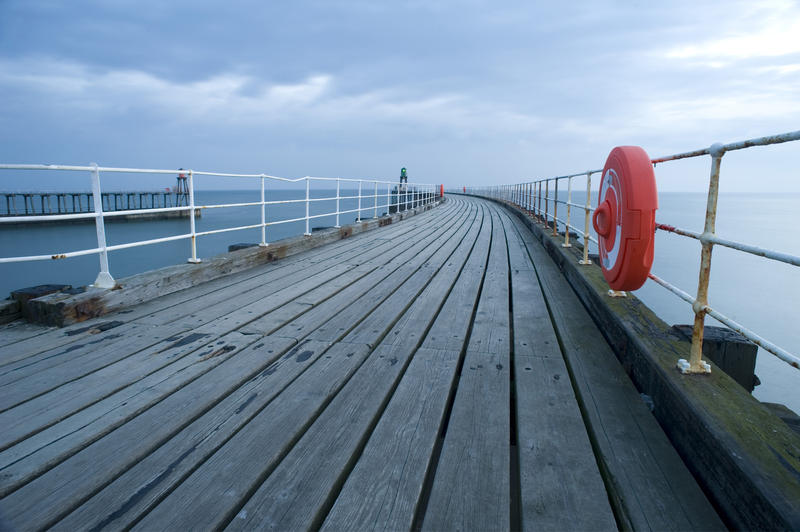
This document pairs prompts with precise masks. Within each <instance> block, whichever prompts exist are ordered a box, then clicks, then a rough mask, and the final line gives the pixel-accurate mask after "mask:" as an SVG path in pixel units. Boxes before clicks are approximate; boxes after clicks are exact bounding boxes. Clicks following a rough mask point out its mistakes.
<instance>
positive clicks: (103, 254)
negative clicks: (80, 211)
mask: <svg viewBox="0 0 800 532" xmlns="http://www.w3.org/2000/svg"><path fill="white" fill-rule="evenodd" d="M91 166H92V172H91V175H92V196H93V199H94V225H95V229H96V230H97V247H98V248H99V249H100V272H99V273H98V274H97V278H96V279H95V280H94V285H93V286H96V287H98V288H114V286H115V285H116V282H115V281H114V278H113V277H111V272H110V271H109V270H108V250H107V249H106V225H105V220H104V219H103V198H102V196H101V195H100V194H101V192H100V171H99V170H98V169H97V163H92V164H91ZM26 208H27V205H26Z"/></svg>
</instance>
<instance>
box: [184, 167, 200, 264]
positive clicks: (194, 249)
mask: <svg viewBox="0 0 800 532" xmlns="http://www.w3.org/2000/svg"><path fill="white" fill-rule="evenodd" d="M186 181H188V184H189V230H190V232H191V234H192V256H191V257H189V261H188V262H191V263H192V264H199V263H201V262H203V261H202V260H200V259H198V258H197V231H196V229H195V220H194V171H193V170H189V172H188V173H187V179H186Z"/></svg>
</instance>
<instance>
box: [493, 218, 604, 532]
mask: <svg viewBox="0 0 800 532" xmlns="http://www.w3.org/2000/svg"><path fill="white" fill-rule="evenodd" d="M500 218H501V220H502V223H503V226H504V228H505V233H506V240H507V242H508V251H509V263H510V268H511V294H512V305H513V312H512V320H513V329H514V360H513V365H514V373H515V378H514V393H515V396H516V433H517V452H518V456H519V478H520V480H519V482H520V495H519V498H520V510H521V516H520V521H521V525H522V528H523V529H524V530H537V529H544V530H589V529H591V530H615V529H616V528H617V525H616V522H615V520H614V515H613V512H612V510H611V507H610V505H609V503H608V495H607V494H606V490H605V487H604V485H603V479H602V477H601V475H600V471H599V469H598V467H597V462H596V460H595V457H594V453H593V452H592V447H591V443H590V441H589V436H588V434H587V432H586V428H585V426H584V423H583V419H582V418H581V413H580V408H579V406H578V401H577V399H576V398H575V393H574V392H573V390H572V386H571V383H570V380H569V373H568V371H567V367H566V365H565V363H564V360H563V357H562V354H561V349H560V348H559V344H558V338H557V337H556V333H555V331H554V329H553V324H552V323H551V321H550V318H549V315H548V311H547V305H546V304H545V300H544V296H543V295H542V291H541V288H540V286H539V281H538V279H537V277H536V272H535V271H534V269H533V264H532V263H531V260H530V257H529V256H528V253H527V249H526V248H525V245H524V243H523V242H522V240H521V238H520V237H519V234H518V231H520V232H522V231H524V229H519V228H517V227H516V226H515V225H514V223H513V221H512V220H511V219H510V218H509V217H508V216H507V215H506V214H505V213H502V212H501V214H500Z"/></svg>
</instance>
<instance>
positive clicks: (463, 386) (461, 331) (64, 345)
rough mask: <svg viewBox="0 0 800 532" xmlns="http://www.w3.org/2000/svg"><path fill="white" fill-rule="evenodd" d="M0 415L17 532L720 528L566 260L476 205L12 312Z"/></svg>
mask: <svg viewBox="0 0 800 532" xmlns="http://www.w3.org/2000/svg"><path fill="white" fill-rule="evenodd" d="M0 427H2V430H0V497H2V498H0V528H2V526H7V527H10V528H18V529H22V530H33V529H41V528H54V529H58V530H100V529H111V530H114V529H121V528H125V529H128V528H133V529H137V530H154V529H164V530H185V529H200V530H205V529H212V528H228V529H253V528H258V529H262V528H268V529H277V530H305V529H318V528H322V529H324V530H362V529H383V530H410V529H424V530H456V529H457V530H510V529H547V530H587V529H592V530H601V529H603V530H612V529H618V528H634V529H655V530H668V529H669V530H689V529H703V530H708V529H721V528H723V525H722V523H721V521H720V520H719V518H718V517H717V514H716V513H715V512H714V510H713V509H712V508H711V506H710V505H709V503H708V502H707V500H706V498H705V496H704V495H703V493H702V491H701V490H700V489H699V488H698V486H697V484H696V483H695V481H694V479H693V478H692V476H691V475H690V474H689V472H688V471H687V469H686V468H685V466H684V465H683V463H682V462H681V460H680V458H679V457H678V455H677V453H676V452H675V450H674V449H673V448H672V447H671V445H670V444H669V441H668V440H667V438H666V436H665V435H664V433H663V432H662V431H661V429H660V428H659V426H658V424H657V423H656V421H655V419H654V418H653V417H652V415H651V414H650V412H649V410H648V408H647V405H646V404H645V402H644V401H642V400H641V398H640V395H639V393H638V392H637V391H636V389H635V388H634V387H633V385H632V384H631V382H630V381H629V380H628V378H627V376H626V375H625V373H624V371H623V370H622V368H621V367H620V366H619V364H618V363H617V361H616V358H615V356H614V354H613V353H612V352H611V349H610V348H609V346H608V345H607V343H606V341H605V340H604V338H603V336H602V334H601V333H600V331H598V330H597V328H596V327H595V325H594V323H593V322H592V320H591V318H590V317H589V315H588V314H587V313H586V311H585V310H584V309H583V307H582V306H581V304H580V302H579V301H578V299H577V298H576V297H575V295H574V293H573V292H572V290H571V289H570V287H569V285H568V284H567V283H566V281H565V280H564V278H563V276H562V275H561V273H560V272H559V270H558V268H557V267H556V265H555V264H554V263H553V262H552V261H551V259H550V258H549V257H548V256H547V255H546V254H545V252H544V250H543V249H542V248H541V246H540V244H538V243H537V242H536V241H535V240H534V238H533V237H532V235H531V234H530V232H529V230H528V229H527V228H526V227H524V226H523V225H522V224H521V223H520V222H519V221H518V220H517V219H516V218H514V217H513V216H510V215H509V214H508V213H507V212H506V211H505V210H504V209H502V208H501V207H499V206H498V205H496V204H494V203H491V202H487V201H483V200H479V199H474V198H461V197H455V196H452V197H450V198H449V199H448V201H447V202H446V203H445V204H443V205H442V206H439V207H437V208H435V209H433V210H431V211H428V212H425V213H422V214H420V215H419V216H414V217H412V218H410V219H408V220H405V221H403V222H401V223H398V224H393V225H389V226H387V227H384V228H381V229H378V230H374V231H370V232H368V233H363V234H359V235H356V236H354V237H352V238H349V239H347V240H344V241H341V242H338V243H336V244H331V245H326V246H323V247H321V248H318V249H316V250H312V251H309V252H304V253H301V254H299V255H296V256H294V257H291V258H288V259H284V260H280V261H277V262H274V263H270V264H268V265H265V266H261V267H257V268H254V269H251V270H248V271H246V272H241V273H238V274H234V275H231V276H228V277H225V278H221V279H217V280H215V281H211V282H208V283H205V284H203V285H200V286H197V287H194V288H191V289H188V290H184V291H181V292H177V293H174V294H170V295H167V296H164V297H161V298H160V299H157V300H154V301H151V302H149V303H145V304H141V305H139V306H136V307H133V308H131V309H128V310H125V311H123V312H119V313H117V314H115V315H111V316H106V317H104V318H101V319H95V320H91V321H88V322H84V323H80V324H77V325H72V326H69V327H66V328H64V329H47V328H42V327H38V326H32V325H24V324H20V323H19V322H15V323H14V324H10V325H7V326H4V327H3V328H0Z"/></svg>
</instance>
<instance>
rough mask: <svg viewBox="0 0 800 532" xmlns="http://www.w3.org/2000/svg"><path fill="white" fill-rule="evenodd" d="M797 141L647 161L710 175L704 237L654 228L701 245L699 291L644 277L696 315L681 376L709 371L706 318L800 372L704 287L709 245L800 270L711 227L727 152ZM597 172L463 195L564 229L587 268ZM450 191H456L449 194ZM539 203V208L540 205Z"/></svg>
mask: <svg viewBox="0 0 800 532" xmlns="http://www.w3.org/2000/svg"><path fill="white" fill-rule="evenodd" d="M798 140H800V130H798V131H790V132H787V133H780V134H777V135H768V136H764V137H758V138H753V139H747V140H742V141H736V142H731V143H728V144H720V143H715V144H712V145H711V146H709V147H707V148H701V149H697V150H692V151H688V152H683V153H677V154H673V155H666V156H663V157H656V158H654V159H651V160H650V162H651V163H652V164H653V166H654V167H655V166H656V165H658V164H660V163H665V162H669V161H676V160H680V159H688V158H693V157H703V156H709V157H711V171H710V177H709V185H708V199H707V204H706V214H705V226H704V230H703V233H696V232H692V231H688V230H686V229H680V228H677V227H674V226H672V225H668V224H662V223H656V229H657V230H661V231H666V232H669V233H672V234H675V235H679V236H683V237H688V238H693V239H695V240H698V241H700V243H701V246H702V248H701V259H700V275H699V279H698V286H697V292H696V297H692V296H691V295H689V293H687V292H686V291H684V290H682V289H680V288H678V287H677V286H674V285H672V284H670V283H669V282H668V281H665V280H664V279H661V278H660V277H658V276H657V275H655V274H653V273H652V272H651V273H650V274H649V276H648V277H649V279H650V280H652V281H653V282H655V283H656V284H658V285H660V286H662V287H664V288H666V289H667V290H668V291H669V292H670V293H672V294H673V295H675V296H677V297H678V298H680V299H682V300H683V301H686V302H687V303H689V304H690V305H691V306H692V310H693V312H694V313H695V320H694V326H693V330H692V344H691V351H690V357H689V360H688V361H686V360H684V359H680V360H679V361H678V363H677V366H678V368H679V369H680V370H681V371H682V372H683V373H707V372H709V371H710V366H709V365H708V364H707V363H705V362H703V359H702V348H703V330H704V327H705V316H706V314H707V315H709V316H711V317H712V318H714V319H715V320H717V321H718V322H720V323H722V324H723V325H725V326H726V327H728V328H730V329H732V330H734V331H736V332H738V333H740V334H742V335H743V336H744V337H745V338H747V339H748V340H749V341H751V342H753V343H754V344H755V345H757V346H759V347H761V348H762V349H764V350H765V351H767V352H769V353H771V354H773V355H775V356H776V357H778V358H779V359H781V360H783V361H784V362H786V363H787V364H789V365H790V366H792V367H794V368H795V369H800V357H798V356H797V355H795V354H793V353H790V352H789V351H787V350H786V349H784V348H782V347H780V346H777V345H775V344H774V343H772V342H770V341H769V340H767V339H766V338H763V337H762V336H760V335H758V334H757V333H755V332H753V331H751V330H750V329H748V328H747V327H745V326H744V325H742V324H740V323H738V322H737V321H735V320H733V319H731V318H730V317H729V316H726V315H725V314H723V313H721V312H719V311H717V310H715V309H713V308H711V307H710V306H709V304H708V283H709V276H710V271H711V256H712V253H711V251H712V249H713V246H714V245H719V246H724V247H727V248H730V249H734V250H736V251H740V252H743V253H748V254H751V255H756V256H759V257H764V258H766V259H769V260H773V261H778V262H783V263H785V264H789V265H792V266H800V256H797V255H792V254H789V253H785V252H781V251H775V250H770V249H766V248H762V247H758V246H755V245H751V244H746V243H742V242H737V241H734V240H729V239H724V238H720V237H718V236H717V235H716V233H715V223H716V216H717V200H718V197H719V178H720V161H721V159H722V157H723V156H724V155H725V154H726V153H727V152H730V151H735V150H742V149H746V148H751V147H755V146H768V145H772V144H782V143H784V142H794V141H798ZM599 173H602V169H596V170H587V171H584V172H578V173H574V174H567V175H562V176H556V177H548V178H543V179H534V180H531V181H523V182H520V183H513V184H505V185H494V186H488V187H464V189H463V192H464V193H466V194H473V195H479V196H486V197H491V198H494V199H497V200H500V201H504V202H506V203H509V204H512V205H514V206H516V207H518V208H520V209H522V210H523V211H525V212H526V213H528V215H529V216H531V217H533V218H534V220H536V221H538V222H539V223H541V224H543V225H544V227H545V228H546V229H550V224H552V231H553V236H556V237H557V236H559V228H558V227H559V224H561V225H562V226H563V227H564V243H563V244H562V246H564V247H570V246H571V245H572V244H570V241H569V239H570V231H575V232H577V233H578V234H579V235H581V236H582V237H583V258H582V259H581V260H580V261H579V262H580V264H582V265H588V264H591V263H592V261H591V260H590V259H589V245H590V244H589V243H590V242H594V243H595V244H597V243H598V242H597V238H596V237H594V236H592V234H591V233H592V231H593V229H592V227H591V224H590V221H589V220H590V214H591V213H592V212H594V210H595V209H594V208H593V207H592V206H591V186H592V174H599ZM579 177H585V178H586V204H585V205H580V204H577V203H573V202H572V180H573V178H579ZM563 179H567V180H568V181H567V200H566V201H563V200H559V199H558V183H559V181H561V180H563ZM551 182H553V188H554V193H555V195H554V196H550V183H551ZM454 192H460V191H458V190H454ZM543 203H544V206H542V204H543ZM550 204H552V206H553V211H552V213H550V212H549V206H550ZM559 204H560V205H565V206H566V211H567V212H566V219H561V218H559V217H558V205H559ZM571 207H576V208H579V209H583V210H584V213H585V224H584V227H583V230H581V229H579V228H577V227H576V226H574V225H572V224H571V223H570V209H571Z"/></svg>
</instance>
